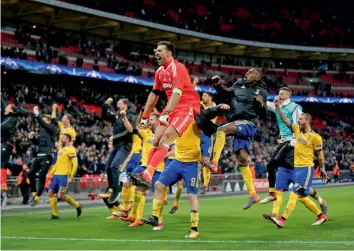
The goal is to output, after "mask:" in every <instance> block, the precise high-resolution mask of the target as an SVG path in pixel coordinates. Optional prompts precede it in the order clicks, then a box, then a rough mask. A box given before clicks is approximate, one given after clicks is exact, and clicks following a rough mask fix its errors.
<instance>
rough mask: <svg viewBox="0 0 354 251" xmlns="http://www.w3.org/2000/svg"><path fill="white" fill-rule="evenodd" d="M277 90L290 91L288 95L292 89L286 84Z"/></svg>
mask: <svg viewBox="0 0 354 251" xmlns="http://www.w3.org/2000/svg"><path fill="white" fill-rule="evenodd" d="M279 91H287V92H289V93H290V95H291V94H293V92H292V90H291V89H290V88H289V87H286V86H284V87H282V88H280V89H279Z"/></svg>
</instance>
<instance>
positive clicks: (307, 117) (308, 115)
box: [301, 112, 312, 123]
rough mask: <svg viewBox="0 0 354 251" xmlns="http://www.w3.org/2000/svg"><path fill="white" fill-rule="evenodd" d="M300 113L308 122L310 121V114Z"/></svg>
mask: <svg viewBox="0 0 354 251" xmlns="http://www.w3.org/2000/svg"><path fill="white" fill-rule="evenodd" d="M301 115H304V116H305V117H306V119H308V121H309V122H310V123H311V122H312V116H311V114H310V113H306V112H303V113H301Z"/></svg>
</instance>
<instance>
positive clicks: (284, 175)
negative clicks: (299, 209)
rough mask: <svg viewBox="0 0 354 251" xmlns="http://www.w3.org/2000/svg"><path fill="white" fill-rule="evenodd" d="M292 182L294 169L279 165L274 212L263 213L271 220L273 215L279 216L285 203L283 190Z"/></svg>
mask: <svg viewBox="0 0 354 251" xmlns="http://www.w3.org/2000/svg"><path fill="white" fill-rule="evenodd" d="M292 182H293V170H289V169H285V168H283V167H279V168H278V172H277V177H276V184H275V191H276V196H277V200H275V201H273V209H272V213H271V214H263V217H264V218H265V219H267V220H270V219H271V217H278V214H279V210H280V207H281V206H282V203H283V192H284V191H287V190H288V189H289V184H290V183H292ZM295 203H296V201H295ZM292 210H293V209H292ZM287 211H288V208H287Z"/></svg>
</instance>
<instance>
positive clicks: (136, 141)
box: [131, 134, 142, 153]
mask: <svg viewBox="0 0 354 251" xmlns="http://www.w3.org/2000/svg"><path fill="white" fill-rule="evenodd" d="M141 144H142V140H141V138H140V137H139V135H138V134H133V146H132V150H131V153H140V152H141V148H142V146H141Z"/></svg>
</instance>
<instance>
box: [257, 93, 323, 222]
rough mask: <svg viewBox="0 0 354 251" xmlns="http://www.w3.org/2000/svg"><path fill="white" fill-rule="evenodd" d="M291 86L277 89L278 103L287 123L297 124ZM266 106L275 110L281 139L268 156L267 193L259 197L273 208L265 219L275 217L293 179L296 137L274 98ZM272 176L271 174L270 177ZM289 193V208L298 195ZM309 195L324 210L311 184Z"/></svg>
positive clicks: (296, 106) (296, 110)
mask: <svg viewBox="0 0 354 251" xmlns="http://www.w3.org/2000/svg"><path fill="white" fill-rule="evenodd" d="M290 97H291V90H290V89H289V88H288V87H283V88H281V89H280V91H279V95H278V99H279V101H280V102H281V103H280V106H281V109H282V111H283V112H284V114H285V115H286V117H287V118H288V120H289V121H290V123H294V124H297V123H298V121H299V117H300V114H301V113H302V108H301V106H300V105H298V104H296V103H294V102H292V101H290ZM267 109H268V110H269V111H271V112H274V113H275V115H276V118H277V124H278V127H279V131H280V139H279V140H278V142H279V143H280V144H279V145H278V147H277V149H276V150H275V152H274V153H273V154H272V156H271V160H270V162H269V164H268V166H267V169H268V181H269V196H268V197H266V198H265V199H264V200H262V201H261V202H260V203H261V204H265V203H268V202H271V201H274V202H273V210H272V213H271V214H266V213H264V214H262V215H263V217H264V218H265V219H267V220H270V219H271V217H277V216H278V213H279V210H280V207H281V205H282V202H283V192H284V191H287V190H288V188H289V184H290V183H293V170H294V145H295V138H294V137H293V132H292V131H291V130H290V129H289V128H288V127H287V126H286V125H285V124H284V123H283V121H282V120H281V119H280V116H279V114H278V113H277V111H276V107H275V105H274V103H273V102H269V101H267ZM276 168H278V172H277V174H276V177H275V169H276ZM273 176H274V177H273ZM294 195H295V194H290V198H289V201H288V205H289V207H288V208H293V207H292V206H290V205H292V204H294V205H295V204H296V201H297V196H294ZM310 195H311V197H313V198H315V199H317V200H318V201H319V202H320V206H321V209H322V212H323V213H324V214H326V213H327V203H326V201H325V200H323V199H322V198H321V197H320V196H319V195H318V194H317V192H316V191H315V190H314V189H313V188H311V190H310ZM285 214H286V216H287V215H290V214H291V211H290V210H288V211H286V213H285Z"/></svg>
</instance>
